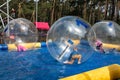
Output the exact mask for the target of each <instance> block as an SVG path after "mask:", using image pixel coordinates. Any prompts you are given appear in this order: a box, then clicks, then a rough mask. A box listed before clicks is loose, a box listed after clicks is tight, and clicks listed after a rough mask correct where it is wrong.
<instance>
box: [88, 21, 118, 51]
mask: <svg viewBox="0 0 120 80" xmlns="http://www.w3.org/2000/svg"><path fill="white" fill-rule="evenodd" d="M88 41H89V44H90V45H91V47H92V48H93V49H94V50H96V51H99V52H103V51H102V50H101V49H103V50H104V52H107V53H109V52H111V50H118V51H120V26H119V25H118V24H117V23H115V22H113V21H101V22H97V23H96V24H94V25H93V27H92V28H91V30H90V31H89V34H88ZM97 42H98V44H96V43H97ZM99 43H100V44H99Z"/></svg>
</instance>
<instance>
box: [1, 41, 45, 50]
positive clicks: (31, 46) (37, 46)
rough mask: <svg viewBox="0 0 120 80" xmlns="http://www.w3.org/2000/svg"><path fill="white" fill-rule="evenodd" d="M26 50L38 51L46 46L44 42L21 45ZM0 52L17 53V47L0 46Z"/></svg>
mask: <svg viewBox="0 0 120 80" xmlns="http://www.w3.org/2000/svg"><path fill="white" fill-rule="evenodd" d="M20 45H21V46H24V47H25V48H26V49H27V50H32V49H38V48H41V47H45V46H46V42H36V43H22V44H20ZM0 50H3V51H4V50H8V51H17V46H16V45H15V44H0Z"/></svg>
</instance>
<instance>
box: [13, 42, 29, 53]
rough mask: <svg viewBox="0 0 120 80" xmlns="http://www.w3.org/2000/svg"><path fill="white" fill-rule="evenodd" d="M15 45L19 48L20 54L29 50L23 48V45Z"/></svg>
mask: <svg viewBox="0 0 120 80" xmlns="http://www.w3.org/2000/svg"><path fill="white" fill-rule="evenodd" d="M15 45H16V47H17V51H18V52H20V51H26V50H27V49H26V48H25V47H24V46H22V45H20V44H18V43H15Z"/></svg>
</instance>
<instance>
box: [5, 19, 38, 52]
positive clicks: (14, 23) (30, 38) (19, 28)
mask: <svg viewBox="0 0 120 80" xmlns="http://www.w3.org/2000/svg"><path fill="white" fill-rule="evenodd" d="M4 40H5V43H6V44H13V45H14V46H13V45H11V46H9V45H8V47H9V49H11V50H16V49H17V47H19V48H20V45H21V46H22V47H25V48H26V49H33V48H35V47H34V46H35V45H36V42H37V40H38V31H37V29H36V27H35V25H34V24H33V23H32V22H31V21H29V20H27V19H24V18H17V19H13V20H11V21H10V22H9V23H8V24H7V25H6V28H5V30H4ZM15 46H16V48H14V47H15ZM22 47H21V48H22Z"/></svg>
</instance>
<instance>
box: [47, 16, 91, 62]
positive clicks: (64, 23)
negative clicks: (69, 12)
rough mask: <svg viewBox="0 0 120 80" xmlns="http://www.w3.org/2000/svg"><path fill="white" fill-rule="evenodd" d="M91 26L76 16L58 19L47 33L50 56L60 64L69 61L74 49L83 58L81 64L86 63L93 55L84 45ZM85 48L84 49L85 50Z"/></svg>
mask: <svg viewBox="0 0 120 80" xmlns="http://www.w3.org/2000/svg"><path fill="white" fill-rule="evenodd" d="M89 28H90V25H89V24H88V23H87V22H86V21H84V20H83V19H81V18H79V17H76V16H65V17H62V18H60V19H58V20H57V21H56V22H55V23H54V24H53V25H52V26H51V28H50V30H49V31H48V33H47V39H46V42H47V47H48V50H49V52H50V54H51V55H52V56H53V57H54V58H55V59H56V60H58V61H59V62H61V63H64V61H66V60H69V59H70V56H71V54H72V53H73V52H75V50H74V48H77V53H78V54H80V55H81V56H82V59H81V62H84V61H86V60H87V59H88V58H89V57H90V56H91V53H88V52H89V49H87V48H85V47H86V45H82V43H83V42H84V41H85V40H84V39H85V37H86V34H87V30H89ZM83 47H84V48H83Z"/></svg>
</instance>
